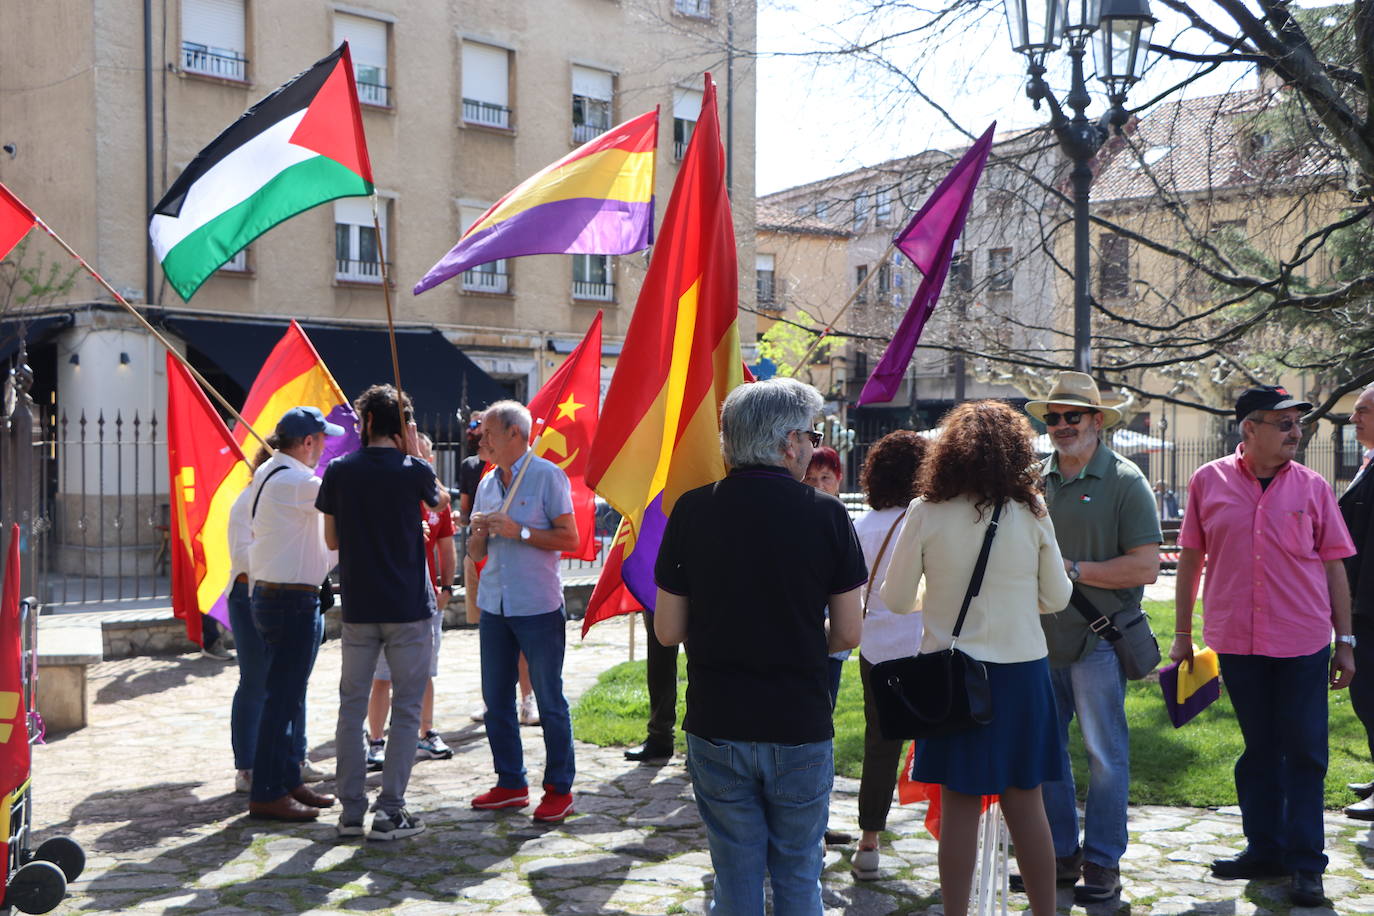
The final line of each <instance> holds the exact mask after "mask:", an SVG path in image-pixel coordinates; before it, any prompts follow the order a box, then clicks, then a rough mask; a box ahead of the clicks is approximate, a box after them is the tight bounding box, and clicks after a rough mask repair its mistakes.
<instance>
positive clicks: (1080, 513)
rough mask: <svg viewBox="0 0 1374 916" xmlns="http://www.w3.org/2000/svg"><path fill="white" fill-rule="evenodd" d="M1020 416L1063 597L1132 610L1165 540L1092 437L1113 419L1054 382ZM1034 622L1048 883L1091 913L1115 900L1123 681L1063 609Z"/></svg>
mask: <svg viewBox="0 0 1374 916" xmlns="http://www.w3.org/2000/svg"><path fill="white" fill-rule="evenodd" d="M1026 412H1027V413H1029V414H1030V415H1031V416H1033V417H1035V418H1036V419H1037V420H1040V421H1041V422H1042V423H1044V424H1045V427H1046V429H1047V430H1048V433H1049V437H1050V442H1051V443H1052V444H1053V446H1054V452H1053V453H1052V454H1051V455H1050V456H1049V457H1048V458H1046V459H1045V462H1044V464H1043V466H1042V473H1043V474H1044V478H1045V502H1046V504H1047V505H1048V507H1049V510H1050V519H1051V520H1052V521H1053V522H1054V530H1055V536H1056V539H1057V540H1058V542H1059V550H1060V552H1061V553H1062V554H1063V555H1064V566H1065V569H1066V571H1067V572H1068V574H1069V579H1070V580H1072V581H1073V583H1074V591H1075V592H1076V593H1079V594H1081V595H1082V596H1083V597H1085V598H1086V599H1087V601H1088V602H1089V603H1090V604H1091V605H1092V606H1093V607H1094V608H1095V609H1096V610H1097V611H1098V612H1100V613H1101V614H1105V615H1107V616H1109V617H1110V616H1112V615H1113V614H1116V613H1117V612H1119V611H1123V610H1126V609H1128V608H1138V607H1139V606H1140V602H1141V600H1142V598H1143V597H1144V593H1145V586H1146V585H1148V584H1149V583H1151V582H1153V581H1155V579H1156V578H1157V577H1158V575H1159V545H1160V543H1161V542H1162V541H1163V540H1164V537H1163V534H1162V533H1161V532H1160V527H1159V513H1158V511H1157V510H1156V508H1155V498H1154V492H1153V491H1152V490H1151V489H1150V483H1149V481H1148V480H1147V479H1146V478H1145V475H1144V474H1142V473H1141V472H1140V469H1139V468H1138V467H1136V465H1135V464H1134V463H1133V462H1131V461H1130V460H1128V459H1126V458H1124V457H1123V456H1121V455H1118V454H1117V453H1116V452H1114V451H1112V450H1111V449H1110V448H1108V447H1107V446H1106V445H1105V444H1104V443H1103V442H1102V430H1103V429H1105V428H1107V427H1110V426H1114V425H1115V424H1117V423H1119V422H1121V411H1120V410H1119V409H1117V408H1116V407H1112V406H1110V405H1107V404H1104V403H1103V402H1102V395H1101V394H1100V393H1099V392H1098V390H1097V385H1096V384H1095V383H1094V382H1093V380H1092V378H1091V377H1090V376H1088V375H1086V374H1084V373H1082V372H1064V373H1061V374H1060V376H1059V379H1058V380H1057V381H1056V382H1055V384H1054V388H1053V390H1051V391H1050V395H1049V397H1048V398H1045V399H1044V400H1039V401H1030V402H1028V403H1027V404H1026ZM1040 622H1041V625H1042V626H1043V627H1044V629H1045V640H1046V642H1047V643H1048V644H1049V650H1050V679H1051V682H1052V683H1053V685H1054V696H1055V702H1056V704H1057V706H1058V710H1059V731H1060V743H1061V748H1062V754H1063V764H1064V766H1063V772H1064V774H1065V776H1064V778H1063V779H1061V780H1054V781H1051V782H1046V783H1045V784H1044V796H1045V812H1046V814H1048V815H1049V820H1050V831H1051V833H1053V835H1054V853H1055V858H1056V860H1057V864H1058V878H1059V881H1060V882H1061V883H1063V884H1076V883H1077V882H1078V880H1079V878H1080V876H1081V878H1082V881H1083V883H1082V884H1080V885H1078V886H1077V887H1075V888H1074V901H1075V902H1076V903H1079V904H1090V903H1100V902H1103V901H1107V900H1111V899H1113V898H1115V897H1116V896H1117V894H1119V893H1120V891H1121V868H1120V861H1121V856H1122V855H1123V854H1124V853H1125V852H1126V842H1127V834H1126V801H1127V792H1128V790H1129V788H1130V782H1131V776H1130V735H1129V733H1128V731H1127V727H1126V710H1125V703H1126V675H1125V673H1124V672H1123V671H1122V669H1121V663H1120V662H1119V661H1118V660H1117V657H1116V652H1115V651H1114V650H1113V648H1112V645H1111V643H1109V642H1107V641H1106V640H1105V639H1102V638H1101V637H1099V636H1098V635H1097V634H1096V633H1094V632H1093V631H1092V629H1091V628H1090V627H1089V625H1088V620H1087V618H1086V617H1084V615H1083V614H1082V613H1080V612H1079V611H1078V610H1077V609H1076V608H1075V607H1073V606H1072V605H1071V606H1070V607H1068V608H1066V609H1065V610H1063V611H1061V612H1060V613H1058V614H1047V615H1043V616H1041V618H1040ZM1075 716H1077V717H1078V724H1079V728H1080V729H1081V731H1082V733H1083V744H1084V746H1085V748H1086V750H1087V753H1088V763H1089V774H1090V775H1089V781H1088V800H1087V805H1086V807H1085V809H1084V818H1083V820H1084V824H1083V833H1082V842H1081V843H1080V841H1079V828H1078V807H1077V801H1076V798H1075V794H1074V783H1073V769H1072V768H1071V767H1070V765H1069V751H1068V735H1069V723H1070V722H1072V721H1073V719H1074V717H1075Z"/></svg>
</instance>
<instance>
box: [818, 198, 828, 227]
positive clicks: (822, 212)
mask: <svg viewBox="0 0 1374 916" xmlns="http://www.w3.org/2000/svg"><path fill="white" fill-rule="evenodd" d="M816 219H818V220H820V221H821V222H825V221H826V220H828V219H830V201H828V200H818V201H816Z"/></svg>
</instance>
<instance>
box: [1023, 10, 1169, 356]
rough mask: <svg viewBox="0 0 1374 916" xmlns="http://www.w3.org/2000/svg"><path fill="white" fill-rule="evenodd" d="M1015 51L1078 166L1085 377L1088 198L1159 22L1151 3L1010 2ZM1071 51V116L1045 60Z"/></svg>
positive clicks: (1076, 327)
mask: <svg viewBox="0 0 1374 916" xmlns="http://www.w3.org/2000/svg"><path fill="white" fill-rule="evenodd" d="M1005 3H1006V10H1007V21H1008V23H1009V24H1010V26H1011V41H1012V48H1013V49H1014V50H1015V51H1017V52H1018V53H1020V54H1024V55H1025V56H1026V62H1027V64H1028V67H1027V70H1028V71H1029V74H1030V79H1029V81H1028V82H1027V83H1026V95H1027V96H1029V97H1030V100H1031V101H1032V102H1033V103H1034V104H1035V108H1036V110H1037V111H1038V110H1039V109H1040V103H1041V102H1042V101H1044V102H1048V103H1049V106H1050V127H1052V128H1053V129H1054V134H1055V137H1056V138H1057V139H1058V140H1059V146H1060V148H1061V149H1062V150H1063V151H1064V155H1065V156H1067V157H1068V158H1069V160H1070V161H1071V162H1072V163H1073V171H1072V172H1071V173H1070V174H1069V177H1070V179H1071V180H1072V182H1073V362H1074V368H1075V369H1077V370H1078V371H1079V372H1087V371H1089V368H1090V366H1091V363H1092V353H1091V348H1092V344H1091V339H1092V332H1091V328H1092V312H1091V308H1090V294H1089V280H1090V275H1089V270H1088V227H1089V223H1088V191H1089V188H1090V187H1091V186H1092V180H1093V173H1092V169H1091V168H1090V167H1089V163H1090V162H1091V161H1092V158H1093V156H1095V155H1097V151H1098V150H1099V149H1101V147H1102V144H1103V142H1104V141H1105V140H1106V139H1107V130H1108V128H1109V127H1113V128H1116V129H1117V130H1120V129H1121V126H1122V125H1123V124H1125V123H1126V117H1127V116H1126V92H1127V90H1129V89H1130V87H1131V86H1132V85H1133V84H1134V83H1135V82H1136V81H1137V80H1139V79H1140V76H1141V73H1142V72H1143V71H1144V68H1145V52H1146V51H1147V50H1148V49H1149V46H1150V32H1151V31H1152V30H1153V28H1154V24H1155V18H1154V17H1153V16H1151V15H1150V4H1149V0H1005ZM1094 32H1096V33H1097V37H1098V40H1097V43H1096V45H1095V51H1096V53H1095V55H1094V56H1095V57H1096V59H1097V60H1096V63H1097V76H1098V79H1100V80H1102V82H1103V83H1105V84H1106V86H1107V97H1108V99H1110V100H1111V108H1109V109H1107V111H1105V112H1103V114H1102V117H1101V118H1099V119H1098V120H1097V121H1096V122H1093V121H1089V120H1088V117H1087V115H1086V114H1084V112H1085V111H1086V110H1087V108H1088V105H1089V104H1090V103H1091V101H1092V98H1091V97H1090V96H1089V95H1088V86H1087V83H1086V81H1085V80H1084V77H1083V55H1084V54H1085V53H1086V51H1087V46H1088V39H1089V38H1090V37H1091V36H1092V34H1093V33H1094ZM1061 42H1062V43H1064V44H1065V45H1067V50H1068V53H1069V60H1070V62H1071V64H1072V66H1073V79H1072V83H1071V85H1070V86H1069V94H1068V95H1067V96H1065V98H1064V102H1065V103H1066V104H1067V105H1068V107H1069V108H1070V109H1072V111H1073V116H1072V117H1069V116H1068V115H1066V114H1065V113H1064V108H1063V106H1062V105H1060V103H1059V100H1058V99H1057V98H1055V95H1054V92H1053V91H1052V90H1051V89H1050V87H1049V84H1048V83H1046V82H1045V57H1046V55H1048V54H1049V53H1050V52H1051V51H1055V50H1058V48H1059V46H1060V44H1061Z"/></svg>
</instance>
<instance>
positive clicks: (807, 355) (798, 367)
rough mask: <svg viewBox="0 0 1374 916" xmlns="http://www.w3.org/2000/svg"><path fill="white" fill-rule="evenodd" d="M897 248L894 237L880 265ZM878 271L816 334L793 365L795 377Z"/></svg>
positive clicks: (870, 274)
mask: <svg viewBox="0 0 1374 916" xmlns="http://www.w3.org/2000/svg"><path fill="white" fill-rule="evenodd" d="M896 248H897V240H896V239H893V240H892V241H891V242H889V243H888V246H887V250H886V251H884V252H883V255H882V257H880V258H878V265H879V266H880V267H881V266H882V264H883V263H884V262H885V261H886V260H887V259H888V256H889V255H891V254H892V252H893V251H894V250H896ZM876 273H877V271H876V270H875V271H873V272H872V273H869V274H868V275H866V276H865V277H864V279H863V282H862V283H860V284H858V285H856V286H855V287H854V292H852V293H850V294H849V298H848V299H846V300H845V302H844V305H842V306H840V310H839V311H838V312H836V313H835V317H834V318H832V319H831V320H830V323H829V324H827V325H826V326H825V328H824V329H822V331H821V332H820V334H818V335H816V339H815V340H813V341H811V346H810V347H808V348H807V350H806V352H805V353H803V354H802V358H801V359H800V360H798V361H797V365H795V366H793V367H792V376H793V377H795V376H796V374H797V373H798V372H800V371H801V367H802V366H805V365H806V361H807V360H809V359H810V358H811V354H812V353H815V352H816V348H817V347H819V346H820V345H821V341H822V340H825V335H827V334H829V333H830V332H831V331H833V330H835V325H836V324H837V323H839V320H840V319H841V318H843V317H844V313H845V312H847V311H849V307H850V306H851V305H853V304H854V303H855V302H856V301H858V298H859V294H860V293H862V292H863V291H864V290H866V289H868V284H869V283H871V282H872V281H873V276H874V274H876Z"/></svg>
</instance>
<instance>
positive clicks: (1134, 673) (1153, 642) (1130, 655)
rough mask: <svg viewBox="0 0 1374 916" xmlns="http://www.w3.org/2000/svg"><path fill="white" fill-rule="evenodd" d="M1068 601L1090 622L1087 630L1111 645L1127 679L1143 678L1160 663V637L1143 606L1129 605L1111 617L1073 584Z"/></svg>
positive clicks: (1136, 679)
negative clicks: (1155, 632)
mask: <svg viewBox="0 0 1374 916" xmlns="http://www.w3.org/2000/svg"><path fill="white" fill-rule="evenodd" d="M1069 603H1070V604H1072V605H1073V607H1074V610H1076V611H1078V613H1080V614H1082V615H1083V619H1084V620H1086V621H1088V629H1090V630H1092V631H1093V632H1094V633H1096V634H1097V635H1098V636H1101V637H1102V638H1103V639H1105V640H1107V642H1109V643H1111V644H1112V648H1113V649H1115V650H1116V658H1117V661H1119V662H1121V670H1122V671H1124V672H1125V673H1126V679H1127V680H1131V681H1138V680H1141V679H1142V678H1144V677H1146V676H1148V675H1149V674H1150V673H1151V672H1153V671H1154V670H1155V668H1156V667H1158V666H1159V662H1160V654H1159V640H1157V639H1155V634H1154V630H1152V629H1150V618H1148V617H1146V616H1145V612H1144V611H1142V610H1141V609H1140V608H1138V607H1133V608H1126V609H1125V610H1122V611H1117V612H1116V613H1115V614H1113V615H1112V616H1111V617H1108V616H1107V615H1106V614H1103V613H1102V612H1101V611H1099V610H1098V609H1097V608H1096V607H1095V606H1094V605H1093V603H1092V602H1091V601H1089V600H1088V596H1087V595H1085V594H1083V593H1082V592H1081V591H1079V590H1078V586H1077V585H1075V586H1074V587H1073V595H1072V596H1071V597H1070V598H1069Z"/></svg>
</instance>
